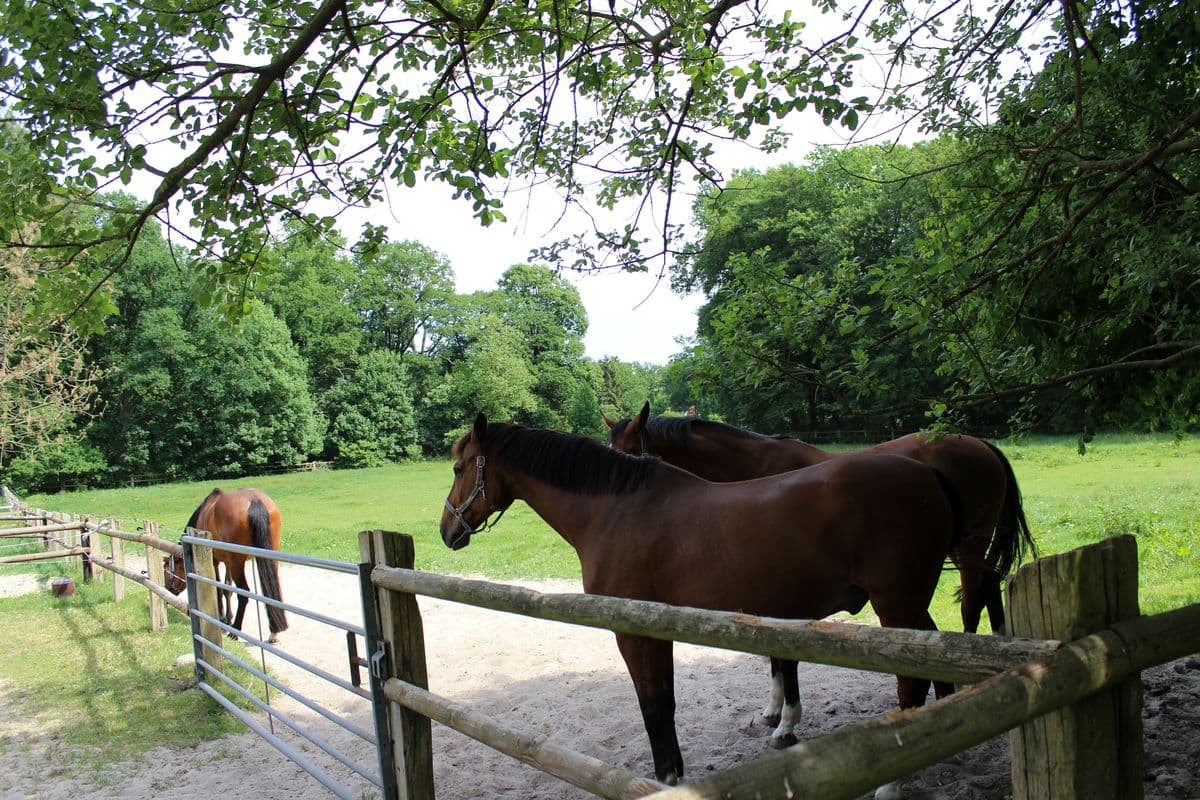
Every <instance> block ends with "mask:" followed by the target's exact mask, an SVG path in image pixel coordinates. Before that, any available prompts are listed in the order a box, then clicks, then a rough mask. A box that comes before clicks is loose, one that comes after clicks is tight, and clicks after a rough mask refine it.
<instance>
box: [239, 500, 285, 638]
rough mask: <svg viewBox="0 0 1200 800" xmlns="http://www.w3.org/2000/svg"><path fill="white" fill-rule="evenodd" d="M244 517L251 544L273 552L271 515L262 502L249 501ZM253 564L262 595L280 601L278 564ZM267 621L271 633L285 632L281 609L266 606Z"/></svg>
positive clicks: (262, 561) (267, 560) (264, 561)
mask: <svg viewBox="0 0 1200 800" xmlns="http://www.w3.org/2000/svg"><path fill="white" fill-rule="evenodd" d="M246 517H247V519H248V521H249V523H250V541H251V543H252V544H253V545H254V546H255V547H261V548H262V549H264V550H273V549H274V547H273V546H272V542H271V515H270V514H269V513H268V512H267V507H266V506H265V505H263V502H262V501H261V500H259V499H257V498H255V499H254V500H251V501H250V508H249V509H248V510H247V511H246ZM254 563H256V564H258V580H259V582H261V583H262V591H263V594H265V595H266V596H267V597H270V598H271V599H272V600H280V601H282V600H283V591H282V590H281V589H280V588H279V562H278V561H276V560H275V559H273V558H255V559H254ZM267 621H268V622H269V623H270V627H271V633H279V632H280V631H286V630H287V626H288V624H287V615H286V614H284V613H283V609H282V608H276V607H275V606H273V605H270V604H268V605H267Z"/></svg>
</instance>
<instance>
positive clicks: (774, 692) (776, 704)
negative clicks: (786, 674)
mask: <svg viewBox="0 0 1200 800" xmlns="http://www.w3.org/2000/svg"><path fill="white" fill-rule="evenodd" d="M782 708H783V676H782V675H772V676H771V697H770V699H769V700H767V705H766V707H765V708H764V709H763V710H762V716H763V719H765V720H768V721H769V722H771V723H772V724H774V722H775V720H777V719H779V712H780V710H781V709H782Z"/></svg>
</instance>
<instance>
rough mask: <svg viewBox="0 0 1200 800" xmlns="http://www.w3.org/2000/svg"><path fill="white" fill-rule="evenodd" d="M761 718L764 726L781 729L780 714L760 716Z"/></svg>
mask: <svg viewBox="0 0 1200 800" xmlns="http://www.w3.org/2000/svg"><path fill="white" fill-rule="evenodd" d="M759 717H760V719H762V722H763V724H764V725H768V726H770V727H772V728H778V727H779V717H780V715H779V714H760V715H759Z"/></svg>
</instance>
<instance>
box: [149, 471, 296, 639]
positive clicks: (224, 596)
mask: <svg viewBox="0 0 1200 800" xmlns="http://www.w3.org/2000/svg"><path fill="white" fill-rule="evenodd" d="M187 527H189V528H195V529H196V530H201V531H208V532H209V533H211V534H212V538H213V541H216V542H227V543H229V544H239V545H244V546H247V547H259V548H262V549H266V550H278V549H279V539H280V530H281V523H280V517H279V508H278V507H277V506H276V505H275V501H273V500H272V499H271V498H270V497H268V496H267V494H266V493H265V492H262V491H259V490H258V489H231V490H230V491H228V492H223V491H221V490H220V489H213V490H212V492H211V493H210V494H209V495H208V497H206V498H204V501H203V502H201V503H200V506H199V507H198V508H197V509H196V510H195V512H193V513H192V517H191V519H189V520H188V523H187ZM250 558H251V556H248V555H244V554H242V553H231V552H229V551H228V550H217V549H215V548H214V549H213V566H214V568H215V569H216V571H217V574H218V578H219V576H220V567H221V565H224V567H225V579H224V580H225V582H226V583H229V584H236V585H237V586H238V587H239V588H240V589H242V590H243V591H249V590H250V584H249V583H248V582H247V581H246V562H247V561H248V560H250ZM254 560H255V563H257V564H258V578H259V582H260V583H261V586H260V588H261V590H262V593H263V594H264V595H265V596H267V597H270V598H272V599H274V600H282V599H283V593H282V591H281V590H280V586H279V564H278V563H277V562H275V561H274V560H273V559H269V558H256V559H254ZM163 568H164V572H165V573H166V575H167V579H166V583H167V588H168V589H170V590H171V591H172V592H174V593H175V594H179V592H181V591H183V589H184V587H185V586H186V585H187V581H186V579H185V575H184V569H183V560H182V559H178V558H176V557H175V556H166V557H164V558H163ZM229 595H230V592H229V591H228V590H225V589H222V590H220V591H219V592H218V593H217V606H218V613H219V615H220V617H221V621H222V622H224V623H225V624H227V625H229V624H232V625H233V627H234V628H237V629H238V630H239V631H240V630H241V629H242V619H243V618H244V616H245V614H246V604H247V598H246V597H245V596H243V595H241V594H239V595H238V596H237V598H238V607H237V614H236V615H234V614H232V613H231V609H230V603H229V600H230V597H229ZM267 621H268V623H269V626H270V629H271V638H270V641H272V642H274V641H277V640H278V634H279V633H280V632H281V631H285V630H287V615H286V614H285V613H284V611H283V609H282V608H277V607H275V606H273V605H269V604H268V605H267Z"/></svg>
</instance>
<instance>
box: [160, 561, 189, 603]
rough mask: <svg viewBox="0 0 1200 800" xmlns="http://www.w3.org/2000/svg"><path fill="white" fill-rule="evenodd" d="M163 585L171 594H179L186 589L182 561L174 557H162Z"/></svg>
mask: <svg viewBox="0 0 1200 800" xmlns="http://www.w3.org/2000/svg"><path fill="white" fill-rule="evenodd" d="M162 560H163V584H164V585H165V586H166V589H167V591H169V592H170V593H171V594H179V593H180V592H182V591H183V590H184V589H185V588H187V577H186V576H185V575H184V571H183V559H182V558H180V557H179V556H176V555H169V556H163V557H162Z"/></svg>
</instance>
